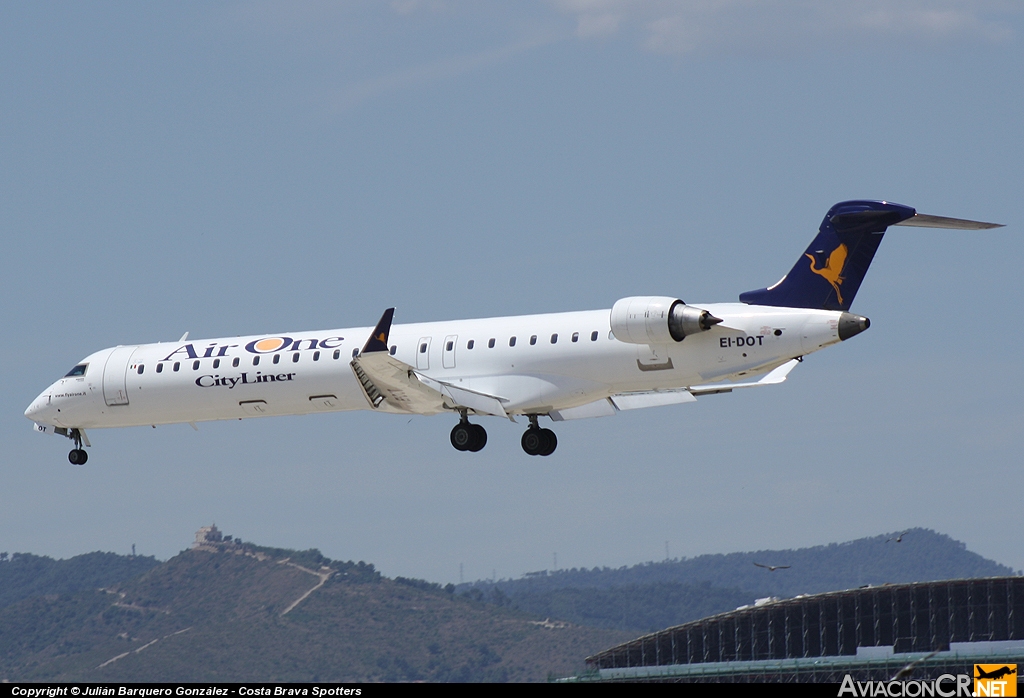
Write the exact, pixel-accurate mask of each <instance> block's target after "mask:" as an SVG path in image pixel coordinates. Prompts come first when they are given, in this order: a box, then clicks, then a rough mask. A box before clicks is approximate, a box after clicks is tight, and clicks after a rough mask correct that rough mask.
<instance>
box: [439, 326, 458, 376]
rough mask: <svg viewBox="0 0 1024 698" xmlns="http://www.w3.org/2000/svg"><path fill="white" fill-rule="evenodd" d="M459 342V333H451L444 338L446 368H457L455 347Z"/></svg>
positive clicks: (443, 361)
mask: <svg viewBox="0 0 1024 698" xmlns="http://www.w3.org/2000/svg"><path fill="white" fill-rule="evenodd" d="M458 344H459V335H457V334H450V335H448V336H447V337H445V338H444V351H443V352H442V353H441V359H442V363H443V364H444V367H445V368H455V349H456V347H457V346H458Z"/></svg>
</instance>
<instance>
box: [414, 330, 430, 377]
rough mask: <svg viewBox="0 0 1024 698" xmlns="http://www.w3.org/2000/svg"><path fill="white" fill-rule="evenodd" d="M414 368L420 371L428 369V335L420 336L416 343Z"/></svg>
mask: <svg viewBox="0 0 1024 698" xmlns="http://www.w3.org/2000/svg"><path fill="white" fill-rule="evenodd" d="M416 368H418V369H420V370H421V371H427V370H429V369H430V337H420V341H419V342H418V343H417V344H416Z"/></svg>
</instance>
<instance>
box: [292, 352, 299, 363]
mask: <svg viewBox="0 0 1024 698" xmlns="http://www.w3.org/2000/svg"><path fill="white" fill-rule="evenodd" d="M292 363H293V364H297V363H299V352H295V353H294V354H292Z"/></svg>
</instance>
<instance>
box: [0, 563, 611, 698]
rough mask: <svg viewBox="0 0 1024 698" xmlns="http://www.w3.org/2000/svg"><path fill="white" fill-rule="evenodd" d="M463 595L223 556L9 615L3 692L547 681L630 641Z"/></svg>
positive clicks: (374, 576) (30, 603) (4, 619)
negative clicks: (105, 685) (9, 688)
mask: <svg viewBox="0 0 1024 698" xmlns="http://www.w3.org/2000/svg"><path fill="white" fill-rule="evenodd" d="M452 591H453V587H449V588H448V589H447V590H446V589H443V588H441V587H439V586H438V585H434V584H430V583H427V582H421V581H416V580H402V579H394V580H392V579H387V578H385V577H382V576H381V575H380V574H379V573H377V572H376V571H375V570H374V568H373V566H372V565H367V564H364V563H362V562H360V563H352V562H346V563H340V562H332V561H330V560H327V559H326V558H324V557H323V556H321V555H320V554H319V553H318V552H317V551H315V550H314V551H304V552H302V553H296V552H294V551H283V550H274V549H269V548H260V547H257V546H253V545H250V544H244V545H239V544H237V543H221V544H217V545H212V546H209V550H208V551H207V550H190V551H186V552H183V553H181V554H179V555H177V556H176V557H174V558H172V559H170V560H168V561H167V562H166V563H163V564H159V565H157V566H156V567H153V568H152V569H150V570H149V571H148V572H146V573H145V574H143V575H142V576H140V577H137V578H135V579H132V580H129V581H126V582H121V583H119V584H116V585H112V586H109V587H108V588H106V589H102V590H97V589H89V590H83V591H78V592H75V593H72V594H66V595H56V596H55V595H47V596H35V597H31V598H26V599H23V600H22V601H20V602H18V603H15V604H12V605H10V606H7V607H6V608H3V609H0V680H11V681H122V682H124V681H171V680H173V681H196V682H207V681H243V680H245V681H420V680H424V681H543V680H545V679H546V678H547V677H548V675H549V674H553V675H567V674H570V673H572V672H573V671H574V670H577V669H579V668H580V667H581V665H582V660H583V658H584V657H586V656H587V655H589V654H592V653H593V652H595V651H598V650H601V649H604V648H606V647H608V646H611V645H613V644H616V643H618V642H621V641H623V640H626V639H628V637H629V634H628V633H623V632H617V631H609V630H599V629H595V628H586V627H579V626H574V625H568V624H564V623H547V624H545V623H540V622H538V621H537V619H535V618H533V617H531V616H528V615H526V614H524V613H523V612H521V611H515V610H512V609H509V608H503V607H498V606H495V605H493V604H485V603H480V602H478V601H474V600H472V599H469V598H465V597H461V596H457V595H455V594H453V593H452Z"/></svg>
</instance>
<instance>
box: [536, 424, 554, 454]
mask: <svg viewBox="0 0 1024 698" xmlns="http://www.w3.org/2000/svg"><path fill="white" fill-rule="evenodd" d="M540 433H541V436H542V437H543V439H544V445H543V447H542V448H541V450H540V453H538V454H537V455H540V456H550V455H551V454H552V453H554V452H555V449H556V448H558V437H557V436H555V432H553V431H551V430H550V429H541V430H540Z"/></svg>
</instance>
